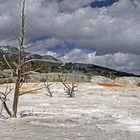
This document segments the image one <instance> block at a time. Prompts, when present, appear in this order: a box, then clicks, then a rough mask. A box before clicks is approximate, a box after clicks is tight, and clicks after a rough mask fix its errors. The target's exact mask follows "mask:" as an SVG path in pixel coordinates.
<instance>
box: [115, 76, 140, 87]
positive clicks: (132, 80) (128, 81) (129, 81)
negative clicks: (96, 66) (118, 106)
mask: <svg viewBox="0 0 140 140" xmlns="http://www.w3.org/2000/svg"><path fill="white" fill-rule="evenodd" d="M114 83H115V84H121V85H138V84H139V83H140V78H139V77H119V78H116V79H115V82H114Z"/></svg>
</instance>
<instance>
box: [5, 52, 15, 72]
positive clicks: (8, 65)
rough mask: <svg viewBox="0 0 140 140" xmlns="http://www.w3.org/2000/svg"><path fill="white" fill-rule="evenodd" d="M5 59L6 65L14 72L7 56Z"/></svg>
mask: <svg viewBox="0 0 140 140" xmlns="http://www.w3.org/2000/svg"><path fill="white" fill-rule="evenodd" d="M3 58H4V61H5V62H6V64H7V66H8V67H9V68H10V69H11V70H13V69H12V67H11V65H10V64H9V62H8V60H7V59H6V56H5V55H3Z"/></svg>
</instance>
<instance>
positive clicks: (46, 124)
mask: <svg viewBox="0 0 140 140" xmlns="http://www.w3.org/2000/svg"><path fill="white" fill-rule="evenodd" d="M33 85H34V84H29V85H28V86H29V87H33ZM40 86H41V85H36V87H40ZM0 89H1V90H4V85H1V86H0ZM51 89H52V90H53V91H54V94H53V97H52V98H50V97H48V96H46V95H45V93H46V91H45V90H41V91H37V92H35V93H32V94H26V95H22V96H21V97H20V104H19V110H18V118H17V119H6V120H1V121H0V140H139V139H140V132H139V131H140V88H138V87H123V88H106V87H102V86H98V85H94V84H92V83H86V84H84V83H83V84H80V85H79V86H78V91H77V92H76V96H75V97H74V98H69V97H68V96H67V95H65V94H64V90H63V85H62V84H61V83H54V84H53V85H52V87H51ZM9 98H10V101H11V98H12V95H10V97H9ZM10 101H9V105H10ZM24 111H25V112H24ZM28 111H29V112H30V113H31V115H32V116H27V117H22V118H20V113H21V112H24V113H25V114H28ZM24 113H23V114H24Z"/></svg>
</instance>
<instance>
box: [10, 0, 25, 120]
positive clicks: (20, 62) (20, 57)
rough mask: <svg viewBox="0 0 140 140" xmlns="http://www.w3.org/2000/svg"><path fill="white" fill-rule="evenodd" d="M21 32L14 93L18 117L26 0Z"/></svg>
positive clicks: (23, 6)
mask: <svg viewBox="0 0 140 140" xmlns="http://www.w3.org/2000/svg"><path fill="white" fill-rule="evenodd" d="M21 24H22V25H21V33H20V40H19V53H18V57H19V58H18V63H19V64H18V68H17V70H18V72H17V80H16V87H15V93H14V101H13V115H12V117H16V115H17V109H18V101H19V95H20V84H21V82H23V81H21V80H23V77H22V73H23V72H24V66H23V65H22V64H23V63H24V61H25V60H24V57H25V56H24V33H25V29H24V28H25V0H23V5H22V15H21Z"/></svg>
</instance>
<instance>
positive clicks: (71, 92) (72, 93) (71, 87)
mask: <svg viewBox="0 0 140 140" xmlns="http://www.w3.org/2000/svg"><path fill="white" fill-rule="evenodd" d="M61 83H62V84H63V85H64V91H65V93H67V95H69V97H74V96H75V91H77V90H76V89H75V88H77V87H78V84H75V83H74V82H71V85H67V84H66V83H64V82H61Z"/></svg>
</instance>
